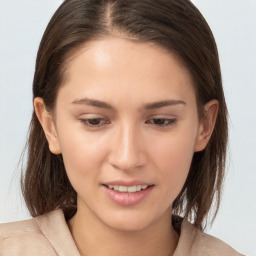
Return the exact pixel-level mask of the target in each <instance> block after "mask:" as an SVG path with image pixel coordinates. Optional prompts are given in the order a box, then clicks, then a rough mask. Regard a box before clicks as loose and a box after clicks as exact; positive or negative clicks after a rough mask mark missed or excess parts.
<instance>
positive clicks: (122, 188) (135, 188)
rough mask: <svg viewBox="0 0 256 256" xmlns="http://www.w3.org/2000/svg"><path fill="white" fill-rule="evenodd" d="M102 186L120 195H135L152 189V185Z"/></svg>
mask: <svg viewBox="0 0 256 256" xmlns="http://www.w3.org/2000/svg"><path fill="white" fill-rule="evenodd" d="M104 186H105V187H107V188H108V189H112V190H114V191H117V192H120V193H137V192H140V191H142V190H145V189H147V188H149V187H152V186H153V185H134V186H121V185H105V184H104Z"/></svg>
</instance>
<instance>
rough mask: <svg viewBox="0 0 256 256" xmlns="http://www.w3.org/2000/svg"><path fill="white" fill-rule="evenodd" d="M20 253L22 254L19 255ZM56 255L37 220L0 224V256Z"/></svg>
mask: <svg viewBox="0 0 256 256" xmlns="http://www.w3.org/2000/svg"><path fill="white" fill-rule="evenodd" d="M21 253H22V254H21ZM39 253H41V254H40V255H51V256H52V255H56V253H55V252H54V250H53V248H52V247H51V244H50V243H49V241H48V240H47V238H46V237H45V236H44V234H43V233H42V232H41V230H40V226H39V225H38V219H37V218H35V219H30V220H24V221H17V222H11V223H4V224H0V255H1V256H2V255H3V256H5V255H6V256H7V255H15V256H16V255H29V256H30V255H31V256H32V255H39Z"/></svg>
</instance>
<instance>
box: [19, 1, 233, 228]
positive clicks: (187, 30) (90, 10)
mask: <svg viewBox="0 0 256 256" xmlns="http://www.w3.org/2000/svg"><path fill="white" fill-rule="evenodd" d="M113 36H114V37H122V38H127V39H128V40H133V41H137V42H151V43H154V44H156V45H158V46H160V47H162V48H164V49H167V50H168V51H170V52H172V53H175V54H176V55H177V56H179V58H180V59H181V60H182V61H183V63H184V64H185V65H186V67H187V69H188V70H189V71H190V73H191V75H192V77H193V82H194V88H195V93H196V98H197V106H198V113H199V118H200V117H201V118H203V114H204V112H203V106H204V104H206V103H207V102H208V101H210V100H212V99H216V100H218V102H219V112H218V116H217V120H216V125H215V128H214V130H213V134H212V137H211V139H210V141H209V143H208V144H207V146H206V148H205V149H204V150H203V151H201V152H196V153H194V156H193V159H192V163H191V168H190V171H189V174H188V177H187V179H186V181H185V184H184V187H183V188H182V190H181V192H180V194H179V195H178V197H177V198H176V199H175V201H174V202H173V213H174V214H178V215H181V216H183V217H185V218H187V219H189V220H191V221H192V222H193V224H194V225H195V226H196V227H197V228H199V229H204V225H203V223H204V221H205V220H207V219H208V218H209V212H210V210H211V209H213V215H212V217H211V220H212V221H213V220H214V218H215V216H216V214H217V211H218V209H219V205H220V199H221V191H222V183H223V179H224V169H225V159H226V147H227V137H228V126H227V108H226V103H225V98H224V93H223V88H222V79H221V71H220V64H219V57H218V51H217V46H216V43H215V40H214V37H213V34H212V32H211V29H210V28H209V26H208V24H207V22H206V21H205V19H204V17H203V16H202V14H201V13H200V12H199V10H198V9H197V8H196V7H195V6H194V5H193V4H192V3H191V2H190V1H189V0H158V1H155V0H140V1H137V0H66V1H64V2H63V3H62V4H61V6H60V7H59V8H58V10H57V11H56V12H55V14H54V15H53V17H52V19H51V20H50V22H49V24H48V26H47V28H46V30H45V33H44V35H43V38H42V40H41V43H40V47H39V50H38V54H37V60H36V67H35V74H34V81H33V98H35V97H41V98H42V99H43V100H44V103H45V105H46V107H47V109H48V110H49V111H52V110H54V107H55V103H56V96H57V93H58V90H59V88H60V87H61V85H62V84H63V81H65V77H66V73H67V69H68V68H67V62H68V58H69V57H70V56H71V55H72V54H73V53H74V52H76V51H77V50H78V49H80V48H81V47H82V46H83V45H85V44H86V43H87V42H89V41H93V40H98V39H101V38H106V37H113ZM27 152H28V161H27V165H26V171H25V173H23V175H22V178H21V187H22V192H23V195H24V198H25V202H26V205H27V208H28V210H29V212H30V214H31V216H33V217H36V216H39V215H41V214H44V213H47V212H49V211H52V210H55V209H58V208H61V209H64V208H65V207H66V206H69V205H76V199H77V194H76V191H75V190H74V189H73V187H72V185H71V184H70V182H69V179H68V177H67V174H66V171H65V166H64V164H63V159H62V156H61V155H54V154H52V153H51V152H50V150H49V146H48V142H47V140H46V137H45V135H44V132H43V129H42V127H41V125H40V123H39V121H38V119H37V117H36V115H35V111H34V112H33V115H32V120H31V124H30V130H29V138H28V142H27Z"/></svg>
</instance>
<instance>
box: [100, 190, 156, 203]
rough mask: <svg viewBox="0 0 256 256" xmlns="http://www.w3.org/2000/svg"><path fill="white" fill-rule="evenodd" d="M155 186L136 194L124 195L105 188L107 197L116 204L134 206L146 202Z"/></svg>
mask: <svg viewBox="0 0 256 256" xmlns="http://www.w3.org/2000/svg"><path fill="white" fill-rule="evenodd" d="M153 187H154V186H150V187H148V188H146V189H144V190H141V191H139V192H135V193H122V192H119V191H115V190H113V189H110V188H108V187H106V186H103V188H104V190H105V192H106V194H107V196H108V197H109V198H110V199H111V200H112V201H114V202H115V203H117V204H119V205H122V206H133V205H136V204H138V203H140V202H141V201H142V200H144V199H145V198H146V197H147V196H148V194H149V193H150V192H151V191H152V189H153Z"/></svg>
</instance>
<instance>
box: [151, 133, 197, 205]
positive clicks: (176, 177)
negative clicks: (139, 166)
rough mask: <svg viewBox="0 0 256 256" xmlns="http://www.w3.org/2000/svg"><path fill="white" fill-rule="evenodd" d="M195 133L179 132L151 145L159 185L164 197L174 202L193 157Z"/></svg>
mask: <svg viewBox="0 0 256 256" xmlns="http://www.w3.org/2000/svg"><path fill="white" fill-rule="evenodd" d="M195 139H196V132H195V131H191V129H190V130H189V129H186V130H182V131H179V132H177V133H175V134H173V135H172V136H170V137H169V138H166V139H165V140H164V141H163V142H162V143H157V142H155V143H153V145H154V152H152V154H151V155H152V157H153V159H154V163H155V165H158V171H159V172H160V175H159V178H160V179H161V180H160V184H164V189H165V192H166V197H168V198H172V200H174V199H175V198H176V197H177V195H178V194H179V193H180V191H181V189H182V187H183V185H184V183H185V181H186V178H187V176H188V173H189V170H190V165H191V161H192V158H193V155H194V145H195Z"/></svg>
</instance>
